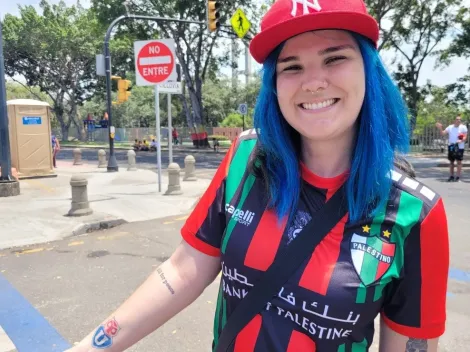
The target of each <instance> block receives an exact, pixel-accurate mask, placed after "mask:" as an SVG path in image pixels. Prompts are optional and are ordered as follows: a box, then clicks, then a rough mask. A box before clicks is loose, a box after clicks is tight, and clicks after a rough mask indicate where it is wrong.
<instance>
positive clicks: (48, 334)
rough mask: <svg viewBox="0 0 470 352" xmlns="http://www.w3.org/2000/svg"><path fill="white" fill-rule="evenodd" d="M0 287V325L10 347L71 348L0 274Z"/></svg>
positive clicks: (18, 348) (26, 349) (36, 349)
mask: <svg viewBox="0 0 470 352" xmlns="http://www.w3.org/2000/svg"><path fill="white" fill-rule="evenodd" d="M0 287H1V288H2V289H1V290H0V326H1V327H2V330H4V331H6V332H8V338H9V339H10V340H11V341H12V342H13V344H14V347H13V348H15V349H14V350H13V351H15V350H18V351H31V350H32V349H34V351H64V350H66V349H68V348H70V344H69V343H68V342H67V341H66V340H65V339H64V338H63V337H62V336H60V335H59V333H58V332H57V330H56V329H54V327H52V326H51V325H50V324H49V322H48V321H47V320H46V319H45V318H44V317H43V316H42V315H41V314H40V313H39V312H38V311H37V310H36V309H35V308H34V307H33V306H32V305H31V303H29V302H28V301H27V300H26V299H25V298H24V297H23V296H22V295H21V294H20V293H19V292H18V291H17V290H16V289H15V288H14V287H13V286H12V285H11V284H10V283H9V282H8V281H7V280H6V279H5V277H4V276H3V275H1V274H0ZM33 343H34V345H32V344H33ZM6 351H8V350H6ZM2 352H3V351H2Z"/></svg>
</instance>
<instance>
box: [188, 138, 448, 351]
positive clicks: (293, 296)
mask: <svg viewBox="0 0 470 352" xmlns="http://www.w3.org/2000/svg"><path fill="white" fill-rule="evenodd" d="M255 143H256V135H255V134H254V133H250V132H248V133H245V135H242V136H241V137H240V140H239V141H238V143H237V146H238V147H237V148H236V151H235V150H234V149H235V148H234V147H232V149H230V151H229V152H228V153H227V155H226V156H225V158H224V160H223V162H222V164H221V165H220V167H219V169H218V171H217V173H216V175H215V177H214V179H213V181H212V183H211V185H210V186H209V188H208V189H207V191H206V193H205V194H204V196H203V197H202V198H201V200H200V202H199V204H198V205H197V207H196V208H195V210H194V211H193V213H192V214H191V215H190V217H189V218H188V220H187V222H186V224H185V225H184V227H183V228H182V236H183V238H184V239H185V240H186V241H187V242H188V243H189V244H190V245H192V246H193V247H194V248H196V249H198V250H200V251H201V252H203V253H206V254H208V255H211V256H220V257H221V262H222V275H221V283H220V291H219V298H218V302H217V309H216V314H215V321H214V345H217V342H218V337H219V336H220V333H221V331H222V329H223V327H224V325H225V323H226V321H227V320H228V319H230V314H231V312H233V310H234V309H235V308H236V307H237V305H238V303H239V302H240V301H241V300H242V299H243V297H245V295H246V294H247V293H248V292H249V291H250V289H251V288H252V287H253V286H254V285H255V284H256V282H257V281H258V280H259V279H260V277H261V276H262V275H263V272H265V271H266V270H267V269H268V268H269V266H270V265H271V263H272V262H273V261H274V260H275V258H276V256H277V254H278V253H279V252H280V251H282V249H283V248H285V247H286V246H288V245H289V243H290V242H291V241H293V240H295V237H296V235H297V234H298V233H299V231H300V230H301V229H302V228H303V227H304V226H305V225H306V224H307V222H308V221H310V219H311V214H309V212H308V211H307V207H306V206H305V204H304V203H303V201H302V200H300V201H299V206H298V211H297V213H296V214H295V216H294V217H293V218H292V220H291V221H290V222H289V223H287V221H285V220H284V221H279V220H278V218H277V216H276V215H275V213H274V211H273V210H270V209H268V208H267V202H268V200H267V196H266V186H265V184H264V181H263V180H262V179H260V178H257V177H255V176H254V175H252V174H251V173H250V172H249V171H248V169H247V165H246V162H245V163H240V161H241V160H246V158H243V153H250V152H251V151H252V150H253V146H254V145H255ZM234 145H235V144H234ZM301 169H302V182H303V183H304V185H305V186H306V190H307V192H308V196H309V197H310V201H311V204H313V205H314V207H315V208H316V209H319V208H320V207H321V206H322V205H323V204H324V203H325V202H326V201H327V200H328V199H329V198H330V197H331V196H332V195H333V194H334V192H335V191H336V190H337V189H338V188H339V187H340V186H341V185H342V183H343V182H345V181H346V179H347V174H345V175H340V176H338V177H335V178H328V179H326V178H322V177H319V176H317V175H314V174H313V173H312V172H310V171H309V170H308V169H307V168H306V167H304V166H303V165H302V166H301ZM229 173H230V177H228V175H229ZM392 178H393V186H392V189H391V192H390V197H389V200H388V202H387V204H386V206H385V208H384V209H383V210H382V211H381V212H379V213H378V215H377V216H375V217H373V218H365V219H363V220H362V221H360V222H356V223H354V224H351V223H349V222H348V218H347V216H346V217H345V218H343V219H342V221H340V222H339V223H338V224H337V226H336V227H335V228H334V229H333V230H332V231H331V232H330V233H329V234H328V235H327V236H326V237H325V238H324V239H323V240H322V242H321V243H320V244H319V245H318V247H317V248H316V249H315V251H314V252H313V253H312V255H311V256H310V258H308V259H307V260H305V262H304V263H303V265H302V266H301V267H299V269H298V270H297V272H296V273H295V275H293V276H292V278H291V279H290V280H289V281H288V282H287V284H286V285H284V287H283V288H282V289H281V290H280V292H279V294H278V296H277V297H275V298H274V299H273V300H272V301H271V302H267V303H266V307H265V310H264V311H262V312H260V314H258V315H257V316H256V317H255V318H254V319H253V320H252V321H251V322H250V323H249V324H248V325H247V326H246V327H245V328H244V329H243V330H242V331H241V332H240V333H239V335H238V336H237V338H236V340H235V342H234V344H233V346H231V349H230V350H232V351H235V352H251V351H254V352H273V351H279V352H281V351H282V352H285V351H287V352H297V351H318V352H332V351H335V352H336V351H337V352H347V351H352V352H363V351H368V349H369V347H370V346H371V344H372V339H373V335H374V319H375V318H376V317H377V315H378V314H382V315H383V318H384V320H385V322H386V323H387V325H388V326H389V327H390V328H391V329H393V330H395V331H396V332H398V333H400V334H402V335H406V336H410V337H414V338H423V339H430V338H435V337H438V336H440V335H442V334H443V332H444V328H445V301H446V287H447V273H448V265H449V254H448V253H449V245H448V233H447V220H446V214H445V210H444V206H443V203H442V199H441V198H440V197H439V195H438V194H436V193H435V192H434V191H432V190H431V189H429V188H428V187H426V186H425V185H423V184H421V183H420V182H418V181H416V180H415V179H412V178H410V177H408V176H407V175H405V174H402V173H399V172H397V171H393V172H392Z"/></svg>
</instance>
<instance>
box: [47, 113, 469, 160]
mask: <svg viewBox="0 0 470 352" xmlns="http://www.w3.org/2000/svg"><path fill="white" fill-rule="evenodd" d="M452 123H453V121H447V122H446V123H444V122H443V127H444V128H446V127H447V126H449V125H451V124H452ZM466 125H467V128H469V129H470V126H469V125H470V124H469V123H466ZM177 131H178V139H179V141H180V143H183V144H192V140H191V130H190V129H189V128H187V127H177ZM206 132H207V134H208V135H209V136H210V135H212V134H213V133H214V128H212V127H208V128H206ZM53 133H55V134H56V135H57V136H58V137H59V138H60V139H61V137H62V136H61V134H62V133H61V131H60V129H55V130H53ZM160 133H161V139H162V143H165V142H168V128H167V127H162V128H161V129H160ZM85 134H86V136H85V137H86V140H88V141H93V142H97V143H100V142H101V143H107V142H108V129H107V128H96V129H94V130H92V131H88V132H85ZM155 136H156V131H155V128H154V127H149V128H116V136H115V141H116V142H122V143H133V142H134V141H135V140H136V139H137V140H144V139H145V140H147V141H151V140H152V139H154V138H156V137H155ZM80 138H81V137H80V135H79V133H78V131H77V129H76V128H70V130H69V140H80ZM466 148H469V138H468V137H467V144H466ZM410 152H411V153H431V154H440V153H443V154H444V153H447V137H445V136H444V137H443V136H441V134H440V133H439V130H438V129H437V128H436V126H434V125H427V126H420V127H419V128H416V130H415V133H414V134H413V136H412V138H411V140H410Z"/></svg>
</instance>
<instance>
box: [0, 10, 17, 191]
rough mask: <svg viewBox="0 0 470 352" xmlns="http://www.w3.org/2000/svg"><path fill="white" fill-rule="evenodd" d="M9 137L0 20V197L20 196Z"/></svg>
mask: <svg viewBox="0 0 470 352" xmlns="http://www.w3.org/2000/svg"><path fill="white" fill-rule="evenodd" d="M10 153H11V152H10V135H9V129H8V111H7V94H6V88H5V59H4V57H3V26H2V19H1V18H0V163H1V167H2V172H1V174H0V197H11V196H17V195H19V194H20V184H19V182H18V181H17V180H15V179H14V178H13V177H12V175H11V154H10Z"/></svg>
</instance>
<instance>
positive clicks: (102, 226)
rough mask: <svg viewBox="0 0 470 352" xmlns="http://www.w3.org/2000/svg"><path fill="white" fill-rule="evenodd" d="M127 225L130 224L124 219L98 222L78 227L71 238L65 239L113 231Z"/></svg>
mask: <svg viewBox="0 0 470 352" xmlns="http://www.w3.org/2000/svg"><path fill="white" fill-rule="evenodd" d="M127 223H128V222H127V221H126V220H124V219H114V220H103V221H98V222H92V223H89V224H81V225H77V226H76V227H75V228H74V229H73V230H72V233H71V234H70V235H69V236H65V237H64V238H67V237H73V236H80V235H84V234H86V233H92V232H96V231H100V230H108V229H112V228H113V227H117V226H120V225H123V224H127Z"/></svg>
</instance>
